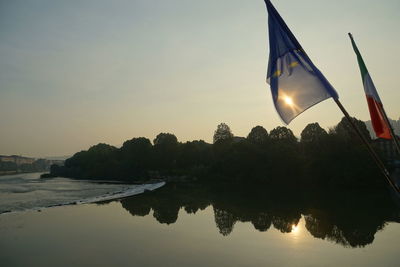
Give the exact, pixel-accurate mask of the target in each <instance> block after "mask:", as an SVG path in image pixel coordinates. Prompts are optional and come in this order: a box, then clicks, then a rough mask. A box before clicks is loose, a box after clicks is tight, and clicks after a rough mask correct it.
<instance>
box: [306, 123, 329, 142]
mask: <svg viewBox="0 0 400 267" xmlns="http://www.w3.org/2000/svg"><path fill="white" fill-rule="evenodd" d="M327 136H328V133H327V132H326V131H325V130H324V129H322V128H321V126H319V124H318V123H317V122H315V123H310V124H308V125H307V126H306V128H304V130H303V131H302V132H301V142H302V143H303V144H318V143H320V142H321V141H323V139H324V138H326V137H327Z"/></svg>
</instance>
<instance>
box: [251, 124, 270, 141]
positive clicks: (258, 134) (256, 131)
mask: <svg viewBox="0 0 400 267" xmlns="http://www.w3.org/2000/svg"><path fill="white" fill-rule="evenodd" d="M247 140H249V141H250V142H251V143H253V144H264V143H265V142H266V141H267V140H268V132H267V130H265V128H264V127H262V126H256V127H254V128H253V129H251V131H250V133H249V135H248V136H247Z"/></svg>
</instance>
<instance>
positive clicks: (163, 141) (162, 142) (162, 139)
mask: <svg viewBox="0 0 400 267" xmlns="http://www.w3.org/2000/svg"><path fill="white" fill-rule="evenodd" d="M153 143H154V145H155V146H175V145H178V139H177V138H176V136H175V135H173V134H170V133H160V134H158V135H157V136H156V138H155V139H154V140H153Z"/></svg>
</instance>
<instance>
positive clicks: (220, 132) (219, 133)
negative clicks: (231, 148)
mask: <svg viewBox="0 0 400 267" xmlns="http://www.w3.org/2000/svg"><path fill="white" fill-rule="evenodd" d="M232 138H233V134H232V131H231V129H230V128H229V126H228V125H227V124H225V123H221V124H219V125H218V126H217V130H215V132H214V137H213V140H214V144H215V143H217V142H220V141H226V140H231V139H232Z"/></svg>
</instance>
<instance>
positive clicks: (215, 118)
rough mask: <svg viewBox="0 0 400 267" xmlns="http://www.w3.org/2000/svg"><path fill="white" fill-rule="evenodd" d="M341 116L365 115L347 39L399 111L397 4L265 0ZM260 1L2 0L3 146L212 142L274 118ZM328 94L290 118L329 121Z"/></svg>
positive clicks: (64, 151)
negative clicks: (166, 136)
mask: <svg viewBox="0 0 400 267" xmlns="http://www.w3.org/2000/svg"><path fill="white" fill-rule="evenodd" d="M273 3H274V4H275V6H276V8H277V9H278V11H279V12H280V14H281V15H282V16H283V18H284V19H285V21H286V23H287V24H288V25H289V27H290V28H291V30H292V31H293V33H294V34H295V35H296V37H297V39H298V40H299V42H300V43H301V44H302V45H303V47H304V49H305V50H306V51H307V53H308V54H309V56H310V57H311V59H312V60H313V61H314V63H315V64H316V65H317V67H319V69H320V70H321V71H322V73H324V75H325V76H326V77H327V78H328V80H329V81H330V82H331V84H332V85H333V86H334V87H335V88H336V90H337V91H338V93H339V96H340V98H341V101H342V103H343V104H344V105H345V106H346V107H347V109H348V111H349V112H350V114H351V115H353V116H356V117H358V118H360V119H363V120H368V119H369V114H368V109H367V105H366V101H365V95H364V92H363V88H362V83H361V77H360V73H359V69H358V65H357V62H356V58H355V54H354V52H353V50H352V48H351V44H350V41H349V39H348V36H347V32H349V31H351V32H352V33H353V34H354V37H355V39H356V42H357V44H358V46H359V48H360V50H361V53H362V54H363V56H364V59H365V61H366V64H367V67H368V68H369V71H370V73H371V75H372V78H373V80H374V82H375V85H376V86H377V88H378V91H379V93H380V96H381V99H382V101H383V102H384V104H385V107H386V111H387V113H388V114H389V116H390V117H392V118H395V119H397V118H399V116H400V105H399V97H400V93H399V89H400V88H399V86H398V77H399V70H398V69H399V64H400V55H399V52H398V47H399V44H400V16H399V15H398V14H399V11H400V1H399V0H382V1H376V0H338V1H332V0H318V1H317V0H302V1H298V0H275V1H273ZM268 51H269V48H268V35H267V13H266V10H265V5H264V1H263V0H246V1H244V0H203V1H193V0H192V1H191V0H152V1H149V0H129V1H128V0H127V1H111V0H109V1H105V0H92V1H54V0H48V1H42V0H30V1H29V0H26V1H19V0H0V125H1V126H0V127H1V128H0V154H22V155H28V156H59V155H71V154H73V153H74V152H77V151H79V150H83V149H87V148H89V147H90V146H91V145H94V144H97V143H99V142H105V143H109V144H112V145H116V146H119V145H121V144H122V143H123V141H125V140H127V139H130V138H132V137H138V136H145V137H148V138H150V139H151V140H152V139H153V138H154V137H155V136H156V135H157V134H158V133H160V132H171V133H174V134H175V135H176V136H177V137H178V139H179V140H180V141H187V140H195V139H204V140H206V141H211V140H212V135H213V132H214V130H215V129H216V127H217V125H218V124H219V123H220V122H225V123H227V124H228V125H229V126H230V127H231V129H232V131H233V133H234V134H235V135H238V136H246V135H247V134H248V132H249V131H250V129H251V128H252V127H253V126H256V125H262V126H264V127H265V128H266V129H267V130H268V131H270V130H271V129H273V128H274V127H276V126H279V125H283V124H282V122H281V121H280V119H279V117H278V114H277V113H276V111H275V110H274V107H273V102H272V99H271V93H270V89H269V86H268V85H267V84H266V83H265V75H266V66H267V62H268ZM341 117H342V115H341V113H340V111H339V110H338V108H337V107H336V106H335V104H334V102H333V101H332V100H327V101H325V102H323V103H321V104H319V105H317V106H315V107H313V108H312V109H310V110H308V111H306V112H305V113H303V114H302V115H300V116H299V117H298V118H296V119H295V120H294V121H293V122H292V123H291V124H290V125H289V127H290V128H291V129H292V130H293V131H294V132H295V134H296V135H299V134H300V132H301V130H302V129H303V128H304V127H305V126H306V125H307V124H308V123H311V122H319V123H320V124H321V126H323V127H325V128H328V127H331V126H333V125H335V124H337V122H338V121H339V120H340V118H341Z"/></svg>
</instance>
